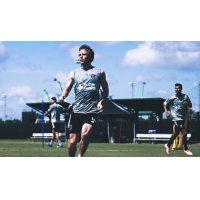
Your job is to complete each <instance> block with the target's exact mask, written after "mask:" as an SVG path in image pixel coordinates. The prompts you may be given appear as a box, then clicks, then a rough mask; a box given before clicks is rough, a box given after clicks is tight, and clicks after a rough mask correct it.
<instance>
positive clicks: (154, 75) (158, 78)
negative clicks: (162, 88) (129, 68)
mask: <svg viewBox="0 0 200 200" xmlns="http://www.w3.org/2000/svg"><path fill="white" fill-rule="evenodd" d="M153 79H154V80H156V81H159V80H161V79H162V77H161V76H160V75H159V74H156V73H154V74H153Z"/></svg>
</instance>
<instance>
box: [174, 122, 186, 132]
mask: <svg viewBox="0 0 200 200" xmlns="http://www.w3.org/2000/svg"><path fill="white" fill-rule="evenodd" d="M174 124H175V130H176V131H182V130H183V129H185V126H184V124H185V120H179V121H174Z"/></svg>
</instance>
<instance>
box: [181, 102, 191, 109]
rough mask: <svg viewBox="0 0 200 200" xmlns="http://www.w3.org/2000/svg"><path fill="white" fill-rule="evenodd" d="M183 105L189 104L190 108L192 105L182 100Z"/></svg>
mask: <svg viewBox="0 0 200 200" xmlns="http://www.w3.org/2000/svg"><path fill="white" fill-rule="evenodd" d="M183 105H186V106H189V107H190V108H191V107H192V104H191V103H188V102H187V101H184V102H183Z"/></svg>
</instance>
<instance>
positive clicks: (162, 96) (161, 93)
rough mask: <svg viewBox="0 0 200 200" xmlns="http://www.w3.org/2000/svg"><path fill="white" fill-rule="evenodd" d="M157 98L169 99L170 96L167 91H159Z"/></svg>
mask: <svg viewBox="0 0 200 200" xmlns="http://www.w3.org/2000/svg"><path fill="white" fill-rule="evenodd" d="M156 96H157V97H161V98H164V99H166V98H169V95H168V93H167V92H166V91H165V90H158V91H157V92H156Z"/></svg>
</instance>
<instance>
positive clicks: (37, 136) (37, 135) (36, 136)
mask: <svg viewBox="0 0 200 200" xmlns="http://www.w3.org/2000/svg"><path fill="white" fill-rule="evenodd" d="M52 136H53V133H44V135H43V138H44V141H45V139H51V138H52ZM59 137H60V140H61V139H63V138H64V139H63V141H64V142H66V133H59ZM30 139H32V141H33V142H34V141H35V139H42V133H33V134H32V137H30ZM55 140H56V137H55Z"/></svg>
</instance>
